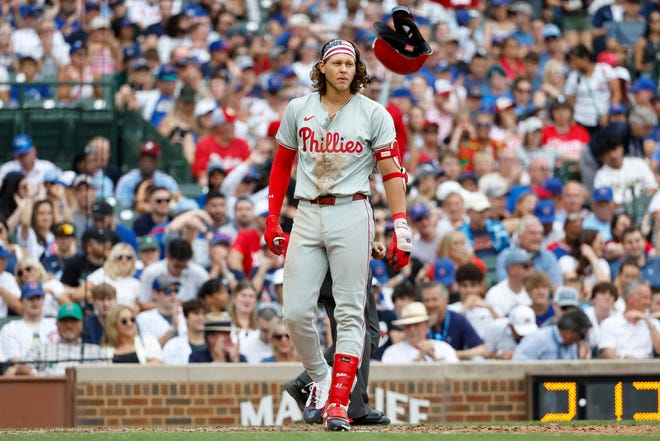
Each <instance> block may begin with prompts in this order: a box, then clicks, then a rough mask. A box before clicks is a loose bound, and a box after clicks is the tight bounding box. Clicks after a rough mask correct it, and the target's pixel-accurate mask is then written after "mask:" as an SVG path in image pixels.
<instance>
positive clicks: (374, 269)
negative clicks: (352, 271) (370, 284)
mask: <svg viewBox="0 0 660 441" xmlns="http://www.w3.org/2000/svg"><path fill="white" fill-rule="evenodd" d="M369 266H370V267H371V274H372V275H373V276H374V277H375V278H376V280H378V282H380V283H382V284H385V283H387V282H388V281H389V280H390V276H389V275H388V274H387V265H385V262H384V261H382V260H379V259H371V260H370V261H369Z"/></svg>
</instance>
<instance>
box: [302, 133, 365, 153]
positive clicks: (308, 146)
mask: <svg viewBox="0 0 660 441" xmlns="http://www.w3.org/2000/svg"><path fill="white" fill-rule="evenodd" d="M298 136H300V137H301V138H302V151H303V152H306V151H310V152H316V153H362V151H363V150H364V146H363V145H362V143H361V142H360V141H345V142H344V138H340V135H339V133H336V132H327V133H326V136H325V143H324V142H323V140H320V141H319V140H318V139H316V136H315V133H314V131H313V130H312V129H310V128H309V127H301V128H300V130H299V131H298Z"/></svg>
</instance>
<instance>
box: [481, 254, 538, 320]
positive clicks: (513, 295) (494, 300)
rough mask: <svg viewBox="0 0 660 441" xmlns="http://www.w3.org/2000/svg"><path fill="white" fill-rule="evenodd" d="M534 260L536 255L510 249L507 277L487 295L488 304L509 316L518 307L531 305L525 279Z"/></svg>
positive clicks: (505, 263)
mask: <svg viewBox="0 0 660 441" xmlns="http://www.w3.org/2000/svg"><path fill="white" fill-rule="evenodd" d="M533 259H534V255H533V254H532V253H530V252H528V251H526V250H524V249H522V248H510V249H509V251H508V253H507V255H506V258H505V260H504V265H505V267H506V276H507V277H506V278H505V279H504V280H502V281H501V282H499V283H498V284H497V285H495V286H493V287H492V288H491V289H489V290H488V292H487V293H486V303H488V304H489V305H491V306H492V307H493V308H494V309H495V310H496V311H497V312H498V313H500V314H501V315H503V316H506V315H508V314H509V312H510V311H511V310H512V309H513V308H514V307H515V306H516V305H531V303H532V299H531V298H530V297H529V295H528V294H527V291H526V290H525V287H524V285H523V279H524V278H525V276H526V275H527V274H528V273H529V272H530V271H531V269H532V266H533V263H532V261H533Z"/></svg>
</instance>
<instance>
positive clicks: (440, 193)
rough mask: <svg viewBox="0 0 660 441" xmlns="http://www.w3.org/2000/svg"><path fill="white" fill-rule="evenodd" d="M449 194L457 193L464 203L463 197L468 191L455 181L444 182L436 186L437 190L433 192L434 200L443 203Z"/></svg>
mask: <svg viewBox="0 0 660 441" xmlns="http://www.w3.org/2000/svg"><path fill="white" fill-rule="evenodd" d="M451 193H457V194H458V195H460V196H461V198H463V200H464V201H465V199H466V197H465V195H466V194H467V193H469V191H467V190H466V189H464V188H463V186H461V184H459V183H458V182H456V181H445V182H443V183H442V184H440V185H438V189H437V190H436V191H435V198H436V199H437V200H439V201H444V200H445V199H446V198H447V196H449V195H450V194H451Z"/></svg>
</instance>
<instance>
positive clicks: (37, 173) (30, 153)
mask: <svg viewBox="0 0 660 441" xmlns="http://www.w3.org/2000/svg"><path fill="white" fill-rule="evenodd" d="M12 154H13V156H14V159H13V160H11V161H8V162H5V163H4V164H2V166H1V167H0V182H1V181H2V180H3V179H4V178H5V176H7V174H9V173H11V172H21V173H23V174H24V175H25V176H26V178H27V180H28V182H29V183H30V184H31V185H32V186H33V188H35V189H36V188H39V185H41V183H42V182H43V181H44V176H45V175H46V173H56V174H59V173H61V170H60V169H59V168H57V167H56V166H55V164H53V163H52V162H50V161H47V160H44V159H39V158H37V147H36V146H35V145H34V142H33V141H32V138H31V137H30V136H29V135H27V134H19V135H16V136H15V137H14V139H13V140H12Z"/></svg>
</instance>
